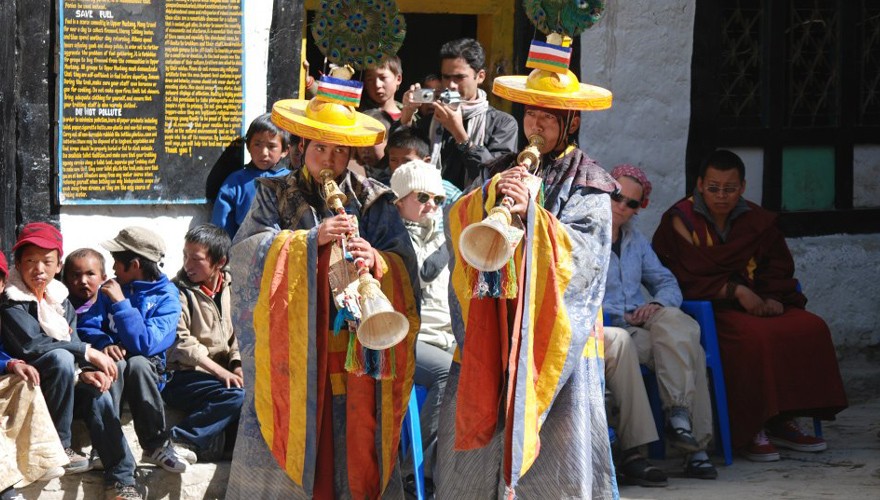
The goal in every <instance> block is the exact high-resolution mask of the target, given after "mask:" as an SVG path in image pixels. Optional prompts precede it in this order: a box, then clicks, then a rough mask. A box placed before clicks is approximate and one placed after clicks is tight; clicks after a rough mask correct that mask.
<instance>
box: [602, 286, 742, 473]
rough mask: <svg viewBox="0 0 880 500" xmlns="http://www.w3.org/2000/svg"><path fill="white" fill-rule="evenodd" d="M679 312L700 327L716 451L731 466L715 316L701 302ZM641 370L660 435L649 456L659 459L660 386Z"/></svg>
mask: <svg viewBox="0 0 880 500" xmlns="http://www.w3.org/2000/svg"><path fill="white" fill-rule="evenodd" d="M681 310H682V311H684V312H685V313H687V314H689V315H691V316H693V318H694V319H695V320H696V321H697V323H699V325H700V344H702V346H703V350H704V351H706V367H707V368H708V369H709V376H710V377H711V384H712V385H711V387H712V395H713V400H714V402H715V404H714V408H715V413H716V416H715V423H716V426H717V430H716V433H715V437H716V439H715V442H716V443H717V446H716V449H717V451H718V452H719V453H720V454H721V455H723V456H724V464H725V465H730V464H731V463H733V449H732V448H731V444H730V421H729V419H728V414H727V390H726V389H725V385H724V372H723V370H722V368H721V353H720V351H719V349H718V332H717V331H716V329H715V313H714V312H713V310H712V303H711V302H709V301H703V300H686V301H684V303H682V305H681ZM606 326H610V325H606ZM641 369H642V377H643V379H644V381H645V390H646V392H647V393H648V401H649V402H650V404H651V412H652V413H653V416H654V425H656V426H657V435H658V436H660V439H659V440H657V441H654V442H653V443H650V444H649V445H648V456H649V457H651V458H653V459H658V460H662V459H664V458H666V440H665V439H664V432H665V428H664V427H665V424H666V416H665V414H664V412H663V403H662V401H660V387H659V386H658V385H657V377H656V376H655V375H654V372H652V371H651V369H650V368H648V367H647V366H645V365H641Z"/></svg>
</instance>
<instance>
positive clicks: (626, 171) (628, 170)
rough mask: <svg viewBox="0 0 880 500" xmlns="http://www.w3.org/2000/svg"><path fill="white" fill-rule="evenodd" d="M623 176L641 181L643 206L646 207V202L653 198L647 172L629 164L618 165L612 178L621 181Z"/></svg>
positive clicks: (612, 173) (612, 172)
mask: <svg viewBox="0 0 880 500" xmlns="http://www.w3.org/2000/svg"><path fill="white" fill-rule="evenodd" d="M623 176H626V177H632V178H633V179H635V180H637V181H639V184H641V185H642V200H643V203H642V205H643V206H646V205H647V203H646V202H647V201H648V198H649V197H650V196H651V181H649V180H648V176H647V175H645V172H643V171H642V169H640V168H639V167H637V166H635V165H629V164H623V165H618V166H616V167H614V170H612V171H611V177H614V179H615V180H616V179H620V178H621V177H623Z"/></svg>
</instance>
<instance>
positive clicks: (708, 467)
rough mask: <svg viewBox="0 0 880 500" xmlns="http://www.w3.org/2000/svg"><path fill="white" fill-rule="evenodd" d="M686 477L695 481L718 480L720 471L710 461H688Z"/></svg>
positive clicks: (685, 469)
mask: <svg viewBox="0 0 880 500" xmlns="http://www.w3.org/2000/svg"><path fill="white" fill-rule="evenodd" d="M684 477H690V478H693V479H716V478H717V477H718V469H716V468H715V466H714V465H712V462H710V461H708V460H698V459H693V460H688V461H687V463H686V464H685V466H684Z"/></svg>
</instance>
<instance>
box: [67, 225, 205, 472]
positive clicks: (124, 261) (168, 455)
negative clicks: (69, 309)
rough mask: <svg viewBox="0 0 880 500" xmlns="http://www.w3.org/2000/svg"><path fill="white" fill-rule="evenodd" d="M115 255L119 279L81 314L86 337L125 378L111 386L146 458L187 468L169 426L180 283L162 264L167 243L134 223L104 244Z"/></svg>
mask: <svg viewBox="0 0 880 500" xmlns="http://www.w3.org/2000/svg"><path fill="white" fill-rule="evenodd" d="M101 246H103V247H104V248H106V249H107V250H109V251H110V254H111V255H112V256H113V271H114V272H115V273H116V279H115V280H114V279H111V280H107V281H106V282H105V283H104V284H103V285H101V287H100V292H101V293H99V294H98V297H97V300H96V301H95V303H94V304H93V305H92V306H91V307H90V308H89V309H88V311H85V312H84V313H82V315H81V316H80V322H79V324H78V326H77V331H78V333H79V335H80V337H81V338H82V340H83V341H85V342H89V343H91V345H92V346H93V347H94V348H96V349H100V350H101V351H103V352H104V353H105V354H107V355H108V356H110V357H111V358H113V359H114V360H115V361H116V363H117V366H118V373H119V377H118V379H117V380H116V382H114V383H113V385H112V386H111V388H110V393H111V395H112V396H113V402H114V404H115V405H116V411H117V412H118V411H119V409H120V405H121V402H122V398H123V397H125V399H126V400H127V401H128V405H129V408H130V409H131V414H132V418H133V420H134V428H135V432H136V433H137V436H138V441H139V442H140V444H141V447H142V448H143V450H144V453H143V456H142V458H141V460H142V461H144V462H148V463H152V464H155V465H158V466H159V467H162V468H163V469H165V470H167V471H169V472H176V473H182V472H184V471H186V467H187V465H189V464H188V463H187V461H186V460H185V459H184V458H181V457H179V456H178V455H177V452H176V451H175V449H174V448H173V447H172V446H171V444H170V441H169V439H168V432H167V430H166V428H165V408H164V406H163V402H162V396H161V394H160V389H161V387H162V385H164V374H165V351H166V350H168V348H169V347H171V345H172V344H174V341H175V339H176V338H177V322H178V320H179V319H180V299H179V298H178V293H177V287H175V286H174V284H173V283H171V281H170V280H169V279H168V277H167V276H165V275H164V274H163V273H162V271H161V270H160V269H159V267H160V266H161V262H162V259H163V258H164V257H165V242H164V241H163V240H162V237H161V236H159V235H158V234H156V233H155V232H153V231H151V230H149V229H146V228H142V227H136V226H131V227H127V228H125V229H123V230H122V231H120V232H119V234H118V235H117V236H116V237H115V238H113V239H112V240H108V241H105V242H103V243H102V244H101Z"/></svg>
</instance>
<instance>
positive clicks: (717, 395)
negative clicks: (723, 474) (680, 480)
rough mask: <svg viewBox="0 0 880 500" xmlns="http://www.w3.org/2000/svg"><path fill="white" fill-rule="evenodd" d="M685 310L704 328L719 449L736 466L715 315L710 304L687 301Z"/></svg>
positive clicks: (717, 447) (702, 338)
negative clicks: (731, 442)
mask: <svg viewBox="0 0 880 500" xmlns="http://www.w3.org/2000/svg"><path fill="white" fill-rule="evenodd" d="M681 310H682V311H684V312H685V313H687V314H689V315H691V316H693V318H694V319H695V320H697V323H699V325H700V344H701V345H702V346H703V350H704V351H705V352H706V368H708V369H709V378H710V381H709V383H710V384H711V387H712V400H713V402H714V405H713V408H714V409H715V415H714V416H715V427H716V431H715V448H716V450H717V451H718V452H719V453H721V454H722V455H724V465H730V464H732V463H733V447H732V445H731V444H730V417H729V416H728V412H727V389H726V386H725V385H724V370H723V369H722V367H721V350H720V349H719V347H718V330H717V329H716V328H715V311H713V310H712V303H711V302H709V301H708V300H685V301H684V302H682V304H681Z"/></svg>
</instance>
